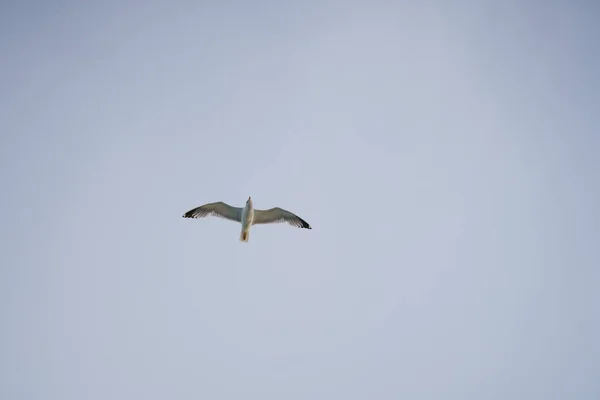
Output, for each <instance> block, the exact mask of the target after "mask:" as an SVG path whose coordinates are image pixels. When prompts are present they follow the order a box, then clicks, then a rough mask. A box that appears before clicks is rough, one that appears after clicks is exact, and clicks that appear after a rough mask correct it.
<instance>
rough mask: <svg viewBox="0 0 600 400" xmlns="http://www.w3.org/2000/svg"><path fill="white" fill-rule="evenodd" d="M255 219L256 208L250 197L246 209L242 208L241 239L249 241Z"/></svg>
mask: <svg viewBox="0 0 600 400" xmlns="http://www.w3.org/2000/svg"><path fill="white" fill-rule="evenodd" d="M253 220H254V208H253V207H252V199H248V201H247V202H246V205H245V206H244V209H243V210H242V232H241V233H240V241H242V242H247V241H248V238H249V237H250V228H252V221H253Z"/></svg>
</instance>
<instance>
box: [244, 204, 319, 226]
mask: <svg viewBox="0 0 600 400" xmlns="http://www.w3.org/2000/svg"><path fill="white" fill-rule="evenodd" d="M280 222H285V223H288V224H290V225H292V226H296V227H298V228H305V229H312V228H311V227H310V225H309V224H308V222H306V221H305V220H303V219H302V218H300V217H299V216H297V215H296V214H294V213H291V212H289V211H288V210H284V209H283V208H279V207H275V208H271V209H268V210H254V220H253V221H252V225H257V224H276V223H280Z"/></svg>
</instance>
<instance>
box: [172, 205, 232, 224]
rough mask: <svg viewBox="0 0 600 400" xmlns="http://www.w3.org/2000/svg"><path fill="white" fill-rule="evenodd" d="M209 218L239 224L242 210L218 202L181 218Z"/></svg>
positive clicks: (192, 211)
mask: <svg viewBox="0 0 600 400" xmlns="http://www.w3.org/2000/svg"><path fill="white" fill-rule="evenodd" d="M209 216H215V217H219V218H225V219H229V220H231V221H237V222H241V221H242V209H241V208H239V207H232V206H230V205H229V204H227V203H223V202H222V201H219V202H216V203H208V204H204V205H202V206H200V207H196V208H194V209H192V210H190V211H188V212H186V213H185V214H183V218H204V217H209Z"/></svg>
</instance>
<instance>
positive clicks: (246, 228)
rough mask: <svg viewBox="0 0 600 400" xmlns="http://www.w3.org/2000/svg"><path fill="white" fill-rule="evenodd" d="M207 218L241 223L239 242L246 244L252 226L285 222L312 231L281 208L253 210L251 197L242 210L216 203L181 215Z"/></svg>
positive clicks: (306, 224) (302, 221)
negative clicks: (211, 217)
mask: <svg viewBox="0 0 600 400" xmlns="http://www.w3.org/2000/svg"><path fill="white" fill-rule="evenodd" d="M209 216H215V217H219V218H225V219H228V220H231V221H236V222H239V223H241V224H242V232H241V233H240V241H241V242H248V238H249V236H250V228H251V227H252V225H258V224H273V223H279V222H285V223H288V224H290V225H292V226H295V227H297V228H305V229H312V228H311V227H310V225H309V224H308V222H306V221H305V220H303V219H302V218H300V217H299V216H297V215H296V214H294V213H292V212H290V211H288V210H284V209H283V208H279V207H274V208H270V209H268V210H255V209H254V208H253V207H252V198H251V197H248V200H246V205H245V206H244V208H240V207H232V206H230V205H229V204H227V203H224V202H222V201H218V202H216V203H207V204H204V205H202V206H199V207H196V208H193V209H191V210H190V211H188V212H186V213H185V214H183V218H204V217H209Z"/></svg>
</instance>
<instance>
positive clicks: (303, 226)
mask: <svg viewBox="0 0 600 400" xmlns="http://www.w3.org/2000/svg"><path fill="white" fill-rule="evenodd" d="M298 219H299V220H300V222H302V226H301V228H304V229H312V228H311V226H310V225H309V224H308V222H306V221H305V220H303V219H302V218H300V217H298Z"/></svg>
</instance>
